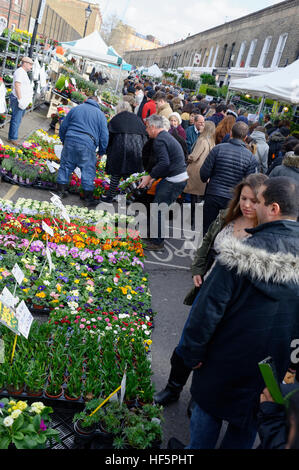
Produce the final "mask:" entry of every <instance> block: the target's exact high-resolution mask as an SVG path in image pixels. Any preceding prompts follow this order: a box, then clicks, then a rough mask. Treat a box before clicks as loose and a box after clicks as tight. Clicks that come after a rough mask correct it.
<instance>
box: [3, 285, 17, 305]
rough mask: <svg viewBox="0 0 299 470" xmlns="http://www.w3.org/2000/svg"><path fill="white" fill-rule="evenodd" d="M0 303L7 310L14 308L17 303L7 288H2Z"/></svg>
mask: <svg viewBox="0 0 299 470" xmlns="http://www.w3.org/2000/svg"><path fill="white" fill-rule="evenodd" d="M0 301H1V302H2V303H3V304H4V305H6V307H8V308H14V307H15V306H16V304H17V303H18V302H19V298H18V297H14V296H13V295H12V293H11V292H10V290H9V289H7V287H4V289H3V291H2V292H1V295H0Z"/></svg>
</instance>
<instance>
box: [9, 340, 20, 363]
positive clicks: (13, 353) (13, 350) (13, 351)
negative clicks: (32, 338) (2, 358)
mask: <svg viewBox="0 0 299 470" xmlns="http://www.w3.org/2000/svg"><path fill="white" fill-rule="evenodd" d="M17 339H18V335H17V334H16V336H15V340H14V342H13V347H12V353H11V358H10V363H11V364H12V361H13V358H14V355H15V350H16V345H17Z"/></svg>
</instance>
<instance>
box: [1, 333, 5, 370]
mask: <svg viewBox="0 0 299 470" xmlns="http://www.w3.org/2000/svg"><path fill="white" fill-rule="evenodd" d="M4 351H5V350H4V341H3V339H0V364H3V363H4Z"/></svg>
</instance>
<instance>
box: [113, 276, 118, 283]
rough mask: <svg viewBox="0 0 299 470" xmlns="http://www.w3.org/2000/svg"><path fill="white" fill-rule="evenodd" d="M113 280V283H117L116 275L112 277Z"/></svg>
mask: <svg viewBox="0 0 299 470" xmlns="http://www.w3.org/2000/svg"><path fill="white" fill-rule="evenodd" d="M113 282H114V284H117V283H118V277H116V276H115V277H114V278H113Z"/></svg>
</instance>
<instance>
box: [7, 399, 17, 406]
mask: <svg viewBox="0 0 299 470" xmlns="http://www.w3.org/2000/svg"><path fill="white" fill-rule="evenodd" d="M8 404H9V405H15V404H16V402H15V401H14V400H11V401H10V402H9V403H8Z"/></svg>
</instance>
